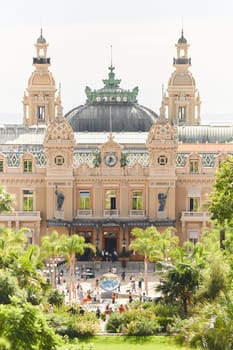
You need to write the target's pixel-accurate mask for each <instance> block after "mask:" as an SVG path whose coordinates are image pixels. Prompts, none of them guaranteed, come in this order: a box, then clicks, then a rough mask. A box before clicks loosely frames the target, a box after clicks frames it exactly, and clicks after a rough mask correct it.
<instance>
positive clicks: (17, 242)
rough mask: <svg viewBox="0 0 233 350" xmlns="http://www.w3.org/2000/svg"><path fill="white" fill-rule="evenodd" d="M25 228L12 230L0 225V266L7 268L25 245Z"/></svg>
mask: <svg viewBox="0 0 233 350" xmlns="http://www.w3.org/2000/svg"><path fill="white" fill-rule="evenodd" d="M25 231H26V229H24V228H22V229H20V230H18V231H12V230H11V229H10V228H7V227H3V226H0V268H8V267H9V266H10V265H11V264H12V263H13V262H14V261H15V260H16V259H17V257H18V255H19V254H20V253H21V252H22V250H24V249H25V247H26V242H27V237H26V235H25Z"/></svg>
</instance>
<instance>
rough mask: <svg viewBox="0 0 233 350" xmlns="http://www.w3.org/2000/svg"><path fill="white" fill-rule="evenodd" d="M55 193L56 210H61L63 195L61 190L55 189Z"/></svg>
mask: <svg viewBox="0 0 233 350" xmlns="http://www.w3.org/2000/svg"><path fill="white" fill-rule="evenodd" d="M55 194H56V196H57V210H61V209H62V206H63V203H64V199H65V196H64V194H63V193H62V192H60V191H57V190H56V191H55Z"/></svg>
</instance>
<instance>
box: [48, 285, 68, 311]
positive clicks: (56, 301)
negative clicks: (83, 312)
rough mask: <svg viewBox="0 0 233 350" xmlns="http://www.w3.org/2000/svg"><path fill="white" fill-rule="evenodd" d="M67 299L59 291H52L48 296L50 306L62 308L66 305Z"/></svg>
mask: <svg viewBox="0 0 233 350" xmlns="http://www.w3.org/2000/svg"><path fill="white" fill-rule="evenodd" d="M64 300H65V297H64V295H63V294H62V293H60V292H59V291H58V290H57V289H53V290H51V291H50V293H49V295H48V302H49V304H52V305H55V306H57V307H60V306H62V305H63V304H64Z"/></svg>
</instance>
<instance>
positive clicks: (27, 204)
mask: <svg viewBox="0 0 233 350" xmlns="http://www.w3.org/2000/svg"><path fill="white" fill-rule="evenodd" d="M23 211H33V191H32V190H23Z"/></svg>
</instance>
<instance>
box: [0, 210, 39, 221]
mask: <svg viewBox="0 0 233 350" xmlns="http://www.w3.org/2000/svg"><path fill="white" fill-rule="evenodd" d="M25 220H27V221H37V220H41V217H40V211H13V212H5V213H0V221H25Z"/></svg>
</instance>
